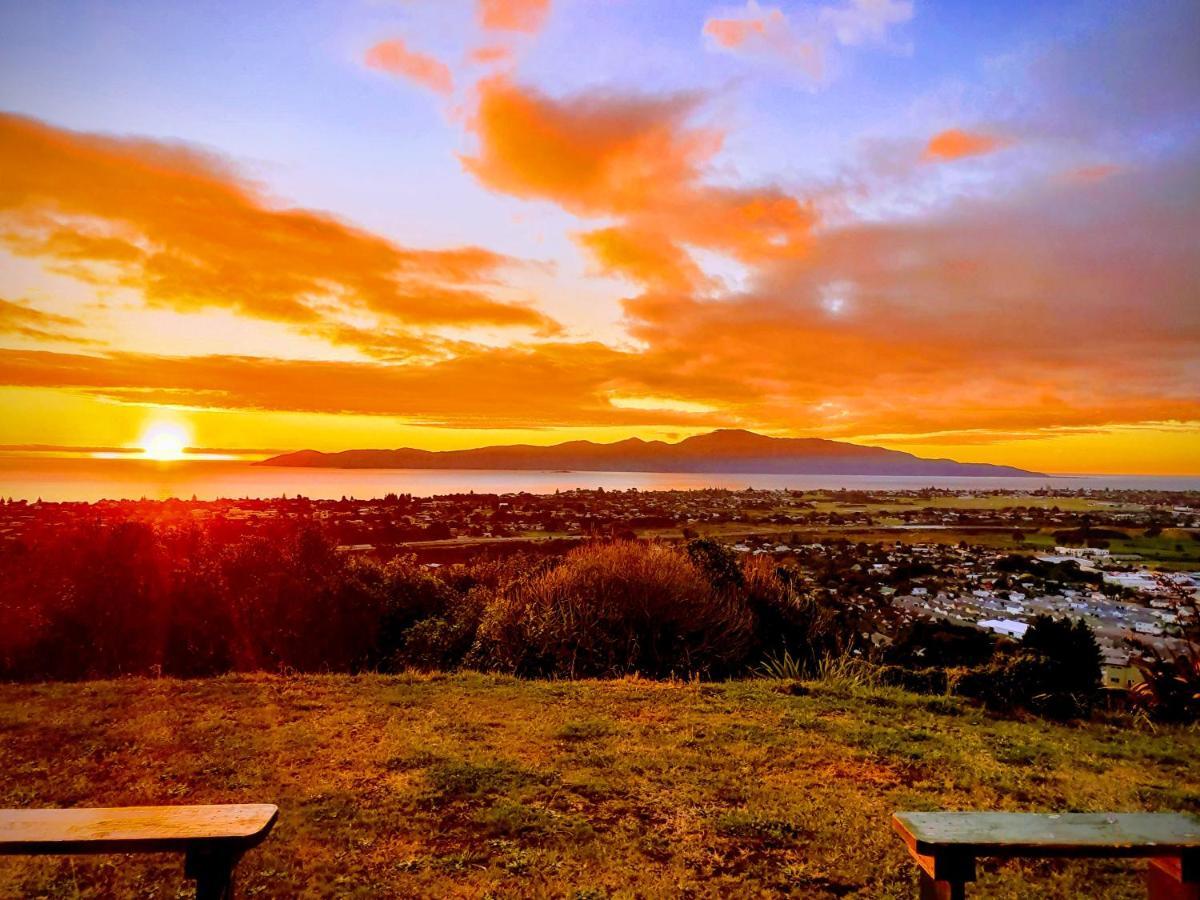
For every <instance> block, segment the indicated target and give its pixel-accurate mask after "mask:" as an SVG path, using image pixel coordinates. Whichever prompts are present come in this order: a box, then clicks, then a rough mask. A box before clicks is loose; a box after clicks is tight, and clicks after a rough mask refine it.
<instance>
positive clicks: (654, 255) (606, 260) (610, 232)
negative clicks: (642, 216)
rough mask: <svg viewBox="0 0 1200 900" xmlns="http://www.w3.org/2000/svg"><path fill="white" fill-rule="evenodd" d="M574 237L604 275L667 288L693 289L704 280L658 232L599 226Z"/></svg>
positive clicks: (697, 267)
mask: <svg viewBox="0 0 1200 900" xmlns="http://www.w3.org/2000/svg"><path fill="white" fill-rule="evenodd" d="M575 239H576V240H577V241H578V242H579V244H580V245H581V246H582V247H584V248H585V249H586V250H587V251H588V252H589V253H590V254H591V256H592V258H593V260H595V263H596V266H597V268H598V269H599V270H600V272H602V273H603V274H606V275H615V276H618V277H623V278H628V279H630V280H632V281H635V282H638V283H639V284H644V285H647V286H649V287H651V288H653V289H661V290H667V291H689V290H694V289H695V288H697V287H699V286H701V285H703V284H705V283H706V281H707V279H706V278H705V276H704V273H703V272H702V271H701V270H700V267H699V266H698V265H696V263H695V261H693V260H692V258H691V257H690V256H688V254H687V253H686V252H684V250H683V249H682V248H680V247H679V246H678V245H677V244H674V243H672V242H671V241H670V240H669V239H668V238H666V237H665V236H664V235H662V234H660V233H658V232H653V231H638V230H636V229H632V228H618V227H614V228H601V229H598V230H596V231H587V232H583V233H580V234H577V235H576V236H575Z"/></svg>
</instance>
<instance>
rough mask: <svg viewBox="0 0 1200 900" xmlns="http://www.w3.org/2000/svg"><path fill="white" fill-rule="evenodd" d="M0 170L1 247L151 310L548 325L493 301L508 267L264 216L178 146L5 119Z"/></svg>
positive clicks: (229, 180)
mask: <svg viewBox="0 0 1200 900" xmlns="http://www.w3.org/2000/svg"><path fill="white" fill-rule="evenodd" d="M0 169H2V170H3V171H4V172H5V178H4V180H3V183H2V184H0V226H2V227H0V241H3V242H4V243H6V244H7V245H8V247H9V248H10V249H11V250H12V251H13V252H15V253H18V254H22V255H27V256H34V257H38V258H40V259H42V260H43V261H44V262H45V263H46V264H47V265H48V266H50V267H57V268H58V269H59V270H61V271H66V272H68V273H69V274H71V275H74V276H75V277H78V278H81V279H84V280H86V281H88V282H89V283H93V284H97V285H107V286H119V287H126V288H132V289H135V290H137V291H138V292H140V294H141V295H142V296H143V297H144V299H145V300H146V302H147V303H149V304H152V305H158V306H166V307H171V308H173V309H178V310H182V311H197V310H201V309H204V308H208V307H227V308H231V309H234V310H237V311H240V312H242V313H244V314H247V315H251V316H255V317H258V318H265V319H273V320H277V321H282V322H285V323H288V324H295V325H302V326H305V327H308V328H319V327H324V326H325V325H328V324H329V323H330V322H336V321H338V320H339V319H340V318H342V317H343V316H345V315H361V314H363V313H366V314H370V315H374V316H377V317H379V319H380V320H381V321H383V322H385V323H386V322H390V323H393V324H404V325H407V326H414V327H420V328H431V327H439V326H472V325H495V326H504V327H513V326H515V327H522V328H530V329H535V330H538V331H543V332H548V331H553V330H554V329H555V328H556V325H555V324H554V323H553V321H552V320H550V319H549V318H548V317H547V316H545V315H544V314H542V313H540V312H538V311H537V310H534V309H532V308H530V307H527V306H523V305H519V304H513V303H508V302H503V301H501V300H497V299H495V298H493V297H492V296H491V294H490V289H491V287H492V286H493V285H494V284H495V282H496V279H497V277H498V275H499V273H500V272H501V271H502V270H503V269H505V268H506V267H510V266H515V265H520V263H519V262H518V261H517V260H513V259H511V258H509V257H505V256H501V255H499V254H496V253H492V252H491V251H488V250H485V249H482V248H478V247H462V248H454V249H450V250H417V249H411V248H406V247H400V246H397V245H395V244H393V243H391V242H390V241H387V240H385V239H383V238H381V237H379V236H377V235H374V234H370V233H368V232H366V231H362V230H360V229H357V228H354V227H353V226H351V225H348V224H346V223H344V222H341V221H339V220H337V219H335V218H333V217H332V216H330V215H327V214H324V213H317V212H311V211H308V210H299V209H279V208H275V207H273V206H270V205H268V204H267V202H266V201H265V200H263V199H262V197H261V196H260V195H259V193H258V191H257V189H256V188H255V187H254V186H252V185H251V184H249V183H247V182H245V181H243V180H242V179H241V178H239V177H238V175H237V174H236V173H235V172H233V171H232V169H231V168H230V167H229V166H228V165H227V164H226V163H224V162H223V161H222V160H220V159H219V158H217V157H215V156H213V155H211V154H207V153H203V152H201V151H197V150H195V149H192V148H189V147H185V146H182V145H178V144H169V143H161V142H154V141H148V140H138V139H124V138H112V137H104V136H98V135H91V134H83V133H79V132H72V131H67V130H65V129H59V128H54V127H52V126H48V125H44V124H42V123H39V122H36V121H34V120H32V119H26V118H22V117H19V116H12V115H3V116H0Z"/></svg>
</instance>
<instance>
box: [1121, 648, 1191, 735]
mask: <svg viewBox="0 0 1200 900" xmlns="http://www.w3.org/2000/svg"><path fill="white" fill-rule="evenodd" d="M1138 668H1139V669H1140V670H1141V673H1142V678H1143V679H1144V680H1143V681H1142V682H1141V683H1140V684H1136V685H1134V686H1133V690H1132V691H1131V692H1130V696H1131V698H1132V700H1133V703H1134V705H1136V706H1137V707H1138V708H1139V709H1142V710H1144V711H1145V712H1146V713H1148V714H1149V715H1150V716H1151V718H1153V719H1155V720H1157V721H1159V722H1179V723H1189V722H1198V721H1200V654H1198V653H1197V652H1196V651H1195V650H1193V649H1192V648H1191V647H1190V646H1188V647H1187V648H1186V649H1185V651H1184V652H1183V653H1181V654H1180V655H1179V656H1177V657H1175V658H1174V659H1171V658H1168V657H1161V656H1160V657H1158V658H1156V659H1154V660H1152V661H1150V662H1142V663H1139V664H1138Z"/></svg>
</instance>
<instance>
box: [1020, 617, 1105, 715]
mask: <svg viewBox="0 0 1200 900" xmlns="http://www.w3.org/2000/svg"><path fill="white" fill-rule="evenodd" d="M1021 648H1022V650H1024V651H1025V652H1026V653H1031V654H1034V655H1036V656H1039V657H1041V658H1042V659H1044V660H1046V661H1047V662H1048V663H1049V668H1048V671H1049V672H1050V673H1051V682H1052V683H1050V684H1047V685H1045V687H1046V689H1047V692H1048V693H1052V694H1063V695H1067V694H1069V695H1071V696H1072V697H1073V698H1074V699H1075V700H1076V701H1077V702H1078V703H1079V704H1080V705H1081V706H1082V707H1084V708H1090V706H1091V704H1092V702H1093V701H1094V700H1095V699H1096V695H1097V694H1098V693H1099V691H1100V663H1101V655H1100V645H1099V644H1097V643H1096V635H1095V634H1094V633H1093V632H1092V629H1091V626H1089V625H1088V624H1087V623H1086V622H1084V621H1083V620H1082V619H1078V620H1076V621H1074V622H1072V621H1070V620H1069V619H1052V618H1051V617H1050V616H1045V615H1041V616H1038V617H1036V618H1035V619H1034V620H1033V621H1032V622H1031V623H1030V625H1029V629H1028V630H1027V631H1026V632H1025V637H1024V639H1023V640H1022V641H1021Z"/></svg>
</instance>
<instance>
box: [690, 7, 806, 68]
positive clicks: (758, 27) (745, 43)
mask: <svg viewBox="0 0 1200 900" xmlns="http://www.w3.org/2000/svg"><path fill="white" fill-rule="evenodd" d="M704 34H705V35H707V36H708V37H710V38H711V39H712V42H713V45H714V46H715V47H717V48H718V49H720V50H722V51H726V52H730V53H737V54H741V55H744V56H748V57H751V58H760V59H766V60H769V61H772V62H776V63H781V64H783V65H785V66H788V67H792V68H795V69H798V70H799V71H800V72H802V73H803V74H804V75H805V76H806V77H807V78H809V79H811V80H812V81H814V82H819V81H820V80H821V79H822V78H823V77H824V75H825V49H826V48H825V40H824V35H823V34H822V33H821V32H820V30H818V29H811V30H809V29H799V30H798V29H797V28H796V27H795V26H794V25H793V23H792V21H791V20H790V19H789V18H788V17H787V16H786V15H785V14H784V12H783V10H781V9H778V8H773V7H771V8H763V7H761V6H759V5H758V3H757V2H756V0H749V2H748V3H747V4H746V7H745V9H743V10H738V11H736V12H735V13H732V14H729V15H727V16H725V17H721V16H712V17H710V18H709V19H707V20H706V21H705V23H704Z"/></svg>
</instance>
